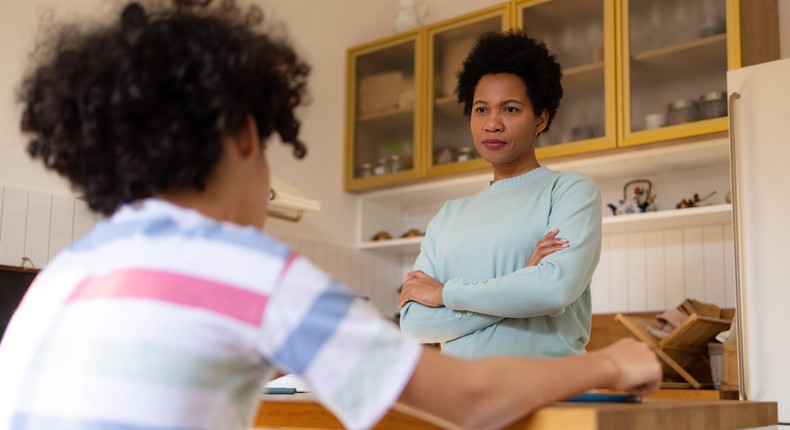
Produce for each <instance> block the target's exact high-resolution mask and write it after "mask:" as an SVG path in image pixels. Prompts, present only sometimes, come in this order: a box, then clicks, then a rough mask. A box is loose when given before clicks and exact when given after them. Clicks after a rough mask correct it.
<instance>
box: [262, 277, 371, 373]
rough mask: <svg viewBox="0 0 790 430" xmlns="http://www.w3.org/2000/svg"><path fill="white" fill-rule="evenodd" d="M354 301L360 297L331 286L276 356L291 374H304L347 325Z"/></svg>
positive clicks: (342, 288)
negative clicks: (337, 332)
mask: <svg viewBox="0 0 790 430" xmlns="http://www.w3.org/2000/svg"><path fill="white" fill-rule="evenodd" d="M354 300H356V297H354V295H353V294H351V292H350V291H348V290H347V289H345V288H344V287H341V286H339V285H337V284H334V283H332V284H329V286H328V287H327V289H326V290H325V291H324V292H323V293H321V295H319V296H318V298H317V299H316V301H315V302H314V303H313V305H312V306H311V307H310V310H309V311H308V312H307V316H306V317H305V319H304V320H302V323H301V324H300V325H299V327H297V328H296V330H294V331H293V332H291V335H290V337H289V338H288V340H286V341H285V343H284V344H283V345H282V347H280V349H279V350H278V351H277V352H276V353H275V354H274V356H275V357H276V358H277V360H278V361H279V362H280V363H281V364H282V365H284V366H285V367H287V368H288V370H289V371H290V372H291V373H296V374H301V373H302V372H303V371H304V370H305V369H306V368H307V366H308V365H309V364H310V362H312V361H313V358H314V357H315V355H316V354H317V353H318V351H319V350H320V349H321V347H322V346H324V344H325V343H326V341H327V340H328V339H329V337H330V336H332V334H333V333H334V332H335V330H336V329H337V327H338V325H340V322H341V321H343V318H344V317H345V316H346V314H347V313H348V310H349V308H351V304H352V303H353V302H354Z"/></svg>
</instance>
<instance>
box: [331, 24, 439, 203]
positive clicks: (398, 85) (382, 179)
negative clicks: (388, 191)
mask: <svg viewBox="0 0 790 430" xmlns="http://www.w3.org/2000/svg"><path fill="white" fill-rule="evenodd" d="M422 34H423V31H422V30H412V31H410V32H406V33H402V34H398V35H395V36H392V37H389V38H386V39H383V40H380V41H376V42H372V43H369V44H366V45H362V46H359V47H356V48H353V49H351V50H349V52H348V58H347V71H348V86H347V94H346V154H345V155H346V157H345V165H346V172H345V181H344V182H345V188H346V189H347V190H354V189H364V188H373V187H377V186H382V185H385V184H388V183H396V182H403V181H407V180H411V179H415V178H418V177H420V176H422V172H423V167H422V164H423V163H422V160H421V159H420V157H421V152H420V151H419V150H418V149H419V148H421V147H420V146H419V145H418V143H419V142H420V139H421V133H422V131H423V128H424V127H423V125H422V124H423V121H424V117H425V115H424V114H423V109H422V104H423V99H424V92H423V91H421V90H420V88H421V87H422V86H423V85H424V84H423V78H422V67H423V63H422V61H423V60H422V57H423V55H422V51H423V43H424V41H423V37H422Z"/></svg>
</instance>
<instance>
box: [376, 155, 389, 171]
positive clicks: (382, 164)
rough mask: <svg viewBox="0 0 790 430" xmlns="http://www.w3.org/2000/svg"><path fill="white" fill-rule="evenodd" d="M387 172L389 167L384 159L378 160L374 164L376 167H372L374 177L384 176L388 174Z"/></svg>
mask: <svg viewBox="0 0 790 430" xmlns="http://www.w3.org/2000/svg"><path fill="white" fill-rule="evenodd" d="M389 171H390V166H389V164H388V163H387V159H386V158H384V157H382V158H379V161H378V162H376V166H375V167H373V174H374V175H376V176H381V175H385V174H387V173H389Z"/></svg>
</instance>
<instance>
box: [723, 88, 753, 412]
mask: <svg viewBox="0 0 790 430" xmlns="http://www.w3.org/2000/svg"><path fill="white" fill-rule="evenodd" d="M740 98H741V95H740V94H739V93H737V92H733V93H732V94H730V97H729V99H728V100H727V103H728V113H729V127H730V188H732V226H733V236H732V240H733V244H734V245H735V309H736V312H735V320H736V321H735V327H736V330H737V332H738V342H737V346H738V396H739V397H740V399H741V400H749V398H748V395H747V393H746V386H747V381H748V379H749V376H748V375H747V370H746V369H747V367H746V361H747V358H746V348H744V345H745V341H744V338H745V337H746V336H745V334H746V332H745V331H744V326H745V323H744V320H745V319H746V318H745V316H744V308H743V304H744V298H743V283H742V282H741V281H742V279H741V257H740V249H741V224H740V213H739V210H738V206H739V205H738V203H739V201H740V197H741V196H740V193H739V190H738V155H737V154H738V152H737V149H738V148H737V146H738V142H737V139H736V137H735V132H736V130H735V105H736V103H735V102H736V101H738V100H739V99H740Z"/></svg>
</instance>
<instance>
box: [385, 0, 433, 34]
mask: <svg viewBox="0 0 790 430" xmlns="http://www.w3.org/2000/svg"><path fill="white" fill-rule="evenodd" d="M426 12H427V8H426V7H425V4H424V3H421V2H420V3H418V2H416V1H415V0H401V1H400V5H399V6H398V11H397V12H396V13H395V22H394V25H393V29H394V30H395V32H396V33H400V32H401V31H406V30H411V29H414V28H417V27H420V26H421V25H422V24H423V23H424V22H425V16H426Z"/></svg>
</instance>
